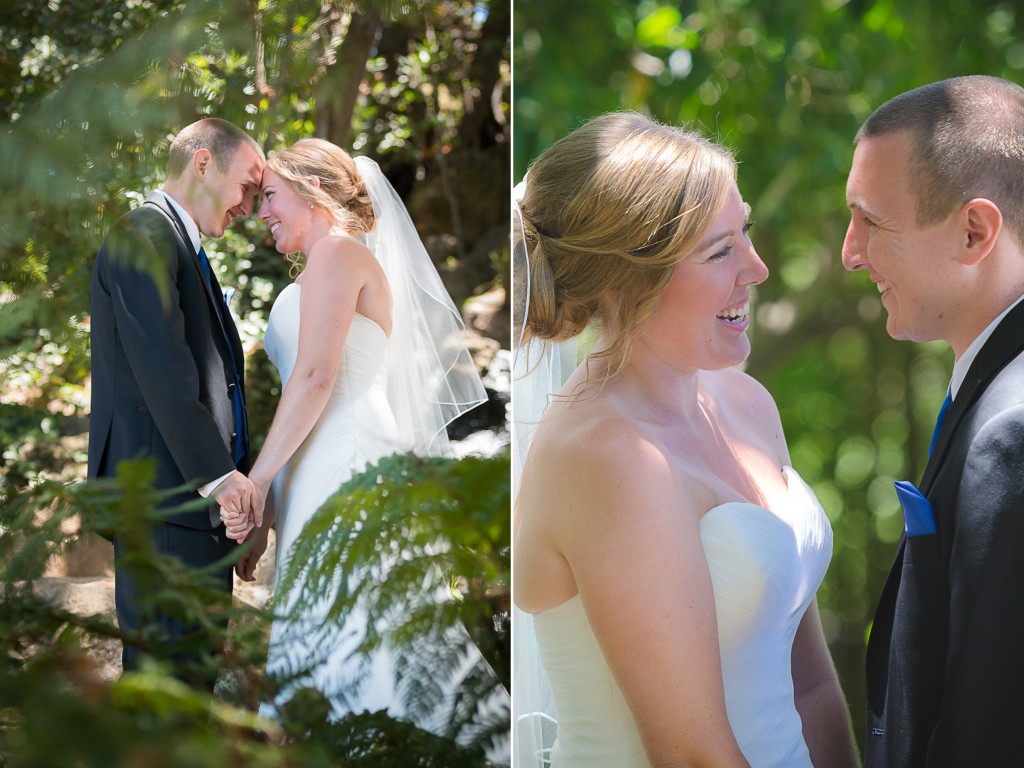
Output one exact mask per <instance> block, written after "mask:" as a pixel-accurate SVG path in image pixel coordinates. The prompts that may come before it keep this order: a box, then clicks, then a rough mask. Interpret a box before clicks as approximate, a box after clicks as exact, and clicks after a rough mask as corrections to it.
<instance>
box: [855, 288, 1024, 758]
mask: <svg viewBox="0 0 1024 768" xmlns="http://www.w3.org/2000/svg"><path fill="white" fill-rule="evenodd" d="M920 490H921V492H922V493H923V494H924V495H925V496H926V497H927V498H928V500H929V501H930V502H931V504H932V508H933V510H934V512H935V520H936V525H937V528H938V532H937V533H935V534H932V535H926V536H914V537H910V538H907V537H904V538H903V540H902V541H901V542H900V546H899V550H898V552H897V554H896V560H895V562H894V563H893V566H892V570H891V571H890V573H889V578H888V581H887V582H886V585H885V588H884V590H883V591H882V596H881V599H880V601H879V605H878V609H877V611H876V613H875V622H874V626H873V627H872V630H871V638H870V640H869V642H868V654H867V684H868V687H867V691H868V718H867V736H866V740H865V750H864V752H865V765H866V766H868V768H883V767H884V768H905V767H907V766H911V767H913V766H929V768H932V767H938V766H949V767H950V768H952V767H953V766H958V767H962V768H970V767H972V766H991V767H992V768H997V767H999V766H1013V765H1021V759H1022V758H1021V756H1020V749H1021V746H1020V741H1021V733H1022V730H1024V302H1022V303H1021V304H1018V305H1017V306H1016V307H1014V309H1013V310H1012V311H1011V312H1010V313H1009V314H1007V316H1006V317H1004V318H1003V320H1002V322H1001V323H1000V324H999V326H998V327H997V328H996V329H995V331H994V333H993V334H992V335H991V336H990V337H989V339H988V341H987V342H986V343H985V345H984V346H983V347H982V349H981V351H980V352H979V353H978V356H977V357H976V358H975V360H974V362H973V363H972V364H971V368H970V370H969V371H968V374H967V378H966V380H965V381H964V383H963V386H962V387H961V388H960V391H959V392H958V394H957V396H956V399H955V400H954V401H953V405H952V407H951V409H950V410H949V413H948V415H947V416H946V420H945V422H944V424H943V427H942V431H941V433H940V435H939V437H938V442H937V443H936V446H935V450H934V452H933V454H932V457H931V459H930V460H929V461H928V466H927V467H926V469H925V473H924V477H923V479H922V480H921V485H920Z"/></svg>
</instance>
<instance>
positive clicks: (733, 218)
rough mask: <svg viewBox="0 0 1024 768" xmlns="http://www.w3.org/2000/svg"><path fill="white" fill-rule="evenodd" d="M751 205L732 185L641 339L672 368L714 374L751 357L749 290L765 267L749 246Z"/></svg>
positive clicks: (678, 268) (764, 273) (764, 274)
mask: <svg viewBox="0 0 1024 768" xmlns="http://www.w3.org/2000/svg"><path fill="white" fill-rule="evenodd" d="M749 216H750V206H749V205H747V204H746V203H745V202H743V198H742V197H740V192H739V189H738V188H736V186H735V185H733V188H732V190H731V191H730V193H729V197H728V199H727V200H726V203H725V207H724V208H723V209H722V212H721V213H720V214H719V216H718V218H717V219H716V220H715V223H714V224H713V225H712V227H711V229H710V230H709V231H708V234H707V235H706V236H705V237H704V239H703V241H702V242H701V244H700V245H699V246H698V247H697V248H696V249H695V250H694V251H693V252H692V253H689V254H687V255H685V256H683V258H682V259H680V261H679V263H678V264H677V265H676V268H675V272H673V274H672V278H671V280H669V283H668V285H667V286H666V287H665V290H664V291H663V292H662V294H661V297H660V298H659V300H658V307H657V309H655V310H654V313H653V314H652V315H651V317H650V318H649V319H648V320H647V321H646V322H645V323H644V325H643V326H641V330H640V339H639V340H640V341H641V343H645V344H646V346H648V347H649V348H651V350H652V351H653V352H654V353H655V354H656V355H657V356H658V357H659V358H661V359H663V360H665V361H666V362H668V363H669V364H671V365H672V366H673V367H675V368H677V369H690V370H697V369H703V370H718V369H721V368H727V367H730V366H733V365H738V364H739V363H741V362H743V361H744V360H745V359H746V357H747V355H748V354H750V340H749V339H748V338H747V333H746V331H747V326H748V325H749V323H750V320H749V310H750V294H751V288H752V287H753V286H755V285H757V284H758V283H763V282H764V280H765V278H766V277H768V268H767V267H766V266H765V265H764V262H763V261H761V258H760V257H759V256H758V255H757V251H756V250H754V246H753V244H752V243H751V242H750V237H749V236H748V234H747V233H748V230H749V229H750V219H749Z"/></svg>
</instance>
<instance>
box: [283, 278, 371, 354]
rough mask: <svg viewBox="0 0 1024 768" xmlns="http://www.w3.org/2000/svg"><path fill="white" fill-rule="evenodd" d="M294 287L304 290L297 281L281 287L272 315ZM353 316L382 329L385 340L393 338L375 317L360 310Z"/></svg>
mask: <svg viewBox="0 0 1024 768" xmlns="http://www.w3.org/2000/svg"><path fill="white" fill-rule="evenodd" d="M292 288H298V289H299V293H301V292H302V290H301V289H302V285H301V284H300V283H296V282H291V283H288V285H286V286H285V287H284V288H282V289H281V293H279V294H278V295H277V301H275V302H274V305H273V306H272V307H271V308H270V315H273V314H274V307H276V306H277V303H278V302H279V301H280V300H281V297H283V296H284V295H285V294H286V293H288V291H289V290H290V289H292ZM352 317H353V319H359V320H360V321H363V322H365V323H366V324H367V325H369V326H372V327H374V328H376V329H377V330H378V331H380V335H381V336H383V337H384V339H385V340H387V339H390V338H391V335H390V334H389V333H388V332H387V331H385V330H384V326H382V325H381V324H380V323H378V322H377V321H376V320H374V319H373V318H371V317H367V316H366V315H364V314H363V313H362V312H358V311H357V312H354V313H353V314H352ZM269 321H270V316H269V315H268V317H267V322H269Z"/></svg>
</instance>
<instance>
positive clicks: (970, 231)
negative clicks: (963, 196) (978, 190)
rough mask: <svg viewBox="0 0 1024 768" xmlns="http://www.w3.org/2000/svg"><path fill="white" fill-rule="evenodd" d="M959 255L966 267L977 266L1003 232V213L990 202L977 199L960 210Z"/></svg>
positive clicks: (965, 204)
mask: <svg viewBox="0 0 1024 768" xmlns="http://www.w3.org/2000/svg"><path fill="white" fill-rule="evenodd" d="M960 226H961V230H960V231H961V242H960V246H961V254H960V261H961V262H962V263H963V264H964V265H966V266H971V267H974V266H977V265H978V264H980V263H981V262H982V260H983V259H984V258H985V257H986V256H988V255H989V254H990V253H991V252H992V249H993V248H994V247H995V245H996V240H997V239H998V238H999V233H1000V232H1002V231H1003V213H1002V211H1000V210H999V206H998V205H996V204H995V203H993V202H992V201H991V200H986V199H985V198H983V197H977V198H975V199H973V200H968V201H967V202H966V203H964V204H963V206H961V208H960Z"/></svg>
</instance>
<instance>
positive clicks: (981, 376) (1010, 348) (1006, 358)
mask: <svg viewBox="0 0 1024 768" xmlns="http://www.w3.org/2000/svg"><path fill="white" fill-rule="evenodd" d="M1022 350H1024V301H1022V302H1021V303H1019V304H1018V305H1017V306H1016V307H1014V308H1013V309H1012V310H1010V312H1009V313H1008V314H1007V315H1006V317H1004V318H1003V320H1002V322H1000V323H999V325H998V326H996V329H995V330H994V331H993V332H992V335H991V336H990V337H989V339H988V341H986V342H985V346H983V347H982V348H981V350H980V351H979V352H978V356H977V357H976V358H974V362H973V363H971V367H970V369H968V371H967V376H966V378H965V379H964V383H963V384H962V385H961V386H960V391H959V392H958V393H957V396H956V398H955V399H954V400H953V405H952V407H951V408H950V409H949V413H948V414H946V420H945V422H943V425H942V431H941V432H940V433H939V439H938V441H937V442H936V443H935V450H934V451H933V452H932V456H931V458H930V459H929V460H928V465H927V466H926V467H925V470H924V476H923V477H922V478H921V493H923V494H924V495H925V496H927V495H928V492H929V491H930V490H931V487H932V484H933V483H934V482H935V476H936V475H937V474H938V472H939V468H940V467H941V466H942V461H943V459H944V458H945V455H946V452H947V449H948V448H949V446H950V444H951V443H952V442H953V435H954V434H956V428H957V425H959V423H960V421H961V420H962V419H963V417H964V415H965V414H966V413H967V412H968V411H969V410H970V409H971V407H972V406H973V405H974V403H975V402H976V401H977V399H978V398H979V397H981V394H982V393H983V392H984V391H985V387H987V386H988V383H989V382H990V381H991V380H992V379H993V378H994V377H995V375H996V374H997V373H999V371H1001V370H1002V369H1003V368H1004V367H1005V366H1006V365H1007V364H1008V363H1009V362H1010V361H1011V360H1013V359H1014V358H1015V357H1017V355H1019V354H1020V353H1021V351H1022Z"/></svg>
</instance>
